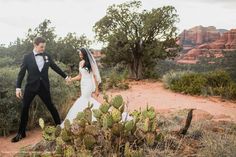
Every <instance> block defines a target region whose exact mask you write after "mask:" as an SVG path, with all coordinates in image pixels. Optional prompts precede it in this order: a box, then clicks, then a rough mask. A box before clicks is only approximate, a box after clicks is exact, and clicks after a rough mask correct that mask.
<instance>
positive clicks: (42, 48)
mask: <svg viewBox="0 0 236 157" xmlns="http://www.w3.org/2000/svg"><path fill="white" fill-rule="evenodd" d="M45 47H46V43H39V44H38V45H36V44H34V48H35V50H36V51H37V52H39V53H43V52H44V51H45Z"/></svg>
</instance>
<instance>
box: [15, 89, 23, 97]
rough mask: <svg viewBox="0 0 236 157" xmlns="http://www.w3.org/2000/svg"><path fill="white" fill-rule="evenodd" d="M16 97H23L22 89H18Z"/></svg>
mask: <svg viewBox="0 0 236 157" xmlns="http://www.w3.org/2000/svg"><path fill="white" fill-rule="evenodd" d="M16 97H17V98H18V99H22V92H21V90H16Z"/></svg>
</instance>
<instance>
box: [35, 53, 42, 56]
mask: <svg viewBox="0 0 236 157" xmlns="http://www.w3.org/2000/svg"><path fill="white" fill-rule="evenodd" d="M35 56H43V53H37V54H36V55H35Z"/></svg>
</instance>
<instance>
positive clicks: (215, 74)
mask: <svg viewBox="0 0 236 157" xmlns="http://www.w3.org/2000/svg"><path fill="white" fill-rule="evenodd" d="M163 82H164V85H165V87H166V88H169V89H171V90H173V91H176V92H181V93H185V94H191V95H215V96H221V97H222V98H226V99H236V83H235V82H234V81H233V80H232V78H231V77H230V74H229V73H228V72H226V71H223V70H216V71H210V72H205V73H195V72H190V71H183V72H173V71H171V72H169V73H167V74H166V75H164V76H163Z"/></svg>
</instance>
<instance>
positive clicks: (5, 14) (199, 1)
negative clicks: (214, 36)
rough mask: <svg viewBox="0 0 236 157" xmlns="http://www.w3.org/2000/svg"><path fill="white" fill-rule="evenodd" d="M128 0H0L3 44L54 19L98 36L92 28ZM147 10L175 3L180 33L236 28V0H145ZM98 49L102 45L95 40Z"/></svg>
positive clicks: (60, 29)
mask: <svg viewBox="0 0 236 157" xmlns="http://www.w3.org/2000/svg"><path fill="white" fill-rule="evenodd" d="M126 1H127V0H0V28H1V29H0V44H6V45H8V44H9V43H10V42H13V41H15V40H16V38H17V37H20V38H23V37H25V34H26V32H27V30H28V29H29V28H35V27H37V26H38V25H39V23H41V22H42V21H43V20H44V19H50V20H51V21H52V26H55V27H56V34H57V35H58V36H61V37H64V36H65V35H66V34H67V33H68V32H76V33H77V35H81V34H85V35H86V36H88V37H89V38H90V39H91V40H92V39H94V32H93V31H92V27H93V25H94V24H95V22H96V21H98V20H99V19H100V18H102V17H103V16H104V15H105V12H106V8H107V7H108V6H109V5H111V4H115V3H116V4H119V3H123V2H126ZM142 4H143V9H151V8H156V7H161V6H163V5H173V6H174V7H176V9H177V11H178V14H179V18H180V22H179V23H178V24H177V26H178V28H179V32H181V31H182V30H183V29H188V28H191V27H193V26H196V25H203V26H216V27H217V28H225V29H232V28H236V0H142ZM93 47H94V48H100V45H99V44H96V43H94V44H93Z"/></svg>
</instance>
